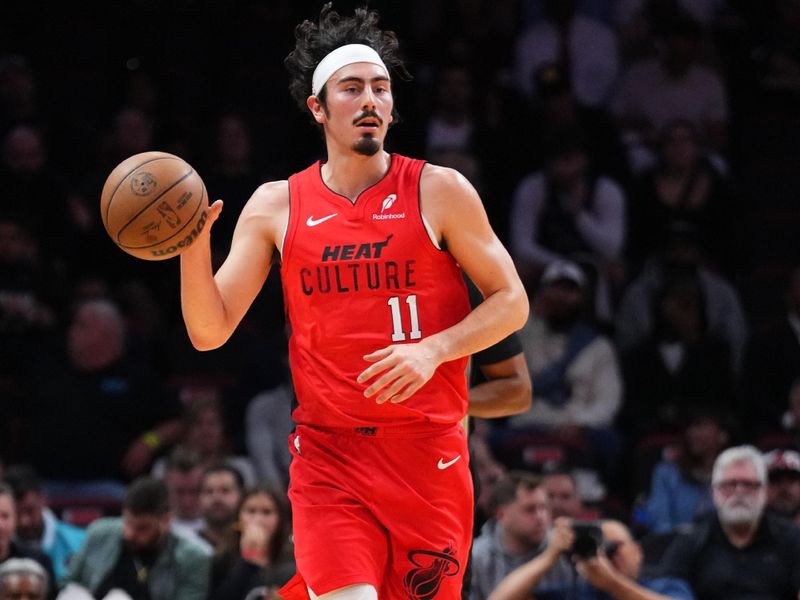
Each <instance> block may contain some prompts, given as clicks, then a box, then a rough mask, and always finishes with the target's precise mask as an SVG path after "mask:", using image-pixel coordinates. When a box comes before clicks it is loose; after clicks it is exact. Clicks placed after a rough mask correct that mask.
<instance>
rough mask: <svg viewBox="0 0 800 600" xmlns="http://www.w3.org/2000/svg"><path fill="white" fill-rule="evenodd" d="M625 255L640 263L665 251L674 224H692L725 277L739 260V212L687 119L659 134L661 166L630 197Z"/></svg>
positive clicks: (672, 123)
mask: <svg viewBox="0 0 800 600" xmlns="http://www.w3.org/2000/svg"><path fill="white" fill-rule="evenodd" d="M630 200H631V201H630V204H629V205H630V211H629V224H630V227H629V229H628V230H629V231H630V236H629V238H628V243H627V253H628V256H629V257H630V260H631V261H641V260H643V259H644V258H645V257H647V256H651V255H652V254H653V253H654V252H656V251H657V250H658V249H659V248H662V247H663V246H664V244H665V242H666V238H667V236H668V234H669V227H670V225H672V224H673V223H675V222H686V223H691V224H692V225H693V226H694V227H695V229H696V231H697V235H698V237H699V238H700V240H702V241H703V243H704V246H705V247H706V248H708V258H709V260H710V261H711V263H712V264H714V265H716V266H718V267H720V268H722V269H723V270H724V271H725V272H732V271H733V269H734V267H738V266H739V265H738V263H737V261H735V258H734V257H735V250H736V248H735V247H734V225H735V223H736V221H737V219H738V218H739V216H740V215H739V207H738V206H737V205H736V203H735V197H734V195H733V193H732V190H731V187H730V185H729V183H728V181H727V178H726V177H725V176H724V175H723V174H722V173H720V171H719V170H718V169H717V168H716V167H715V166H714V165H713V164H712V163H711V162H710V161H709V160H708V158H707V157H706V156H704V155H703V153H702V149H701V147H700V140H699V133H698V131H697V128H696V127H695V125H694V124H693V123H692V122H691V121H688V120H686V119H677V120H672V121H667V122H666V123H664V125H663V126H662V128H661V130H660V131H659V136H658V161H657V162H656V164H655V165H653V166H652V167H651V168H649V169H647V170H646V171H645V172H644V173H643V174H642V175H641V176H640V177H639V178H638V180H637V181H636V182H635V184H634V186H633V191H632V193H631V196H630Z"/></svg>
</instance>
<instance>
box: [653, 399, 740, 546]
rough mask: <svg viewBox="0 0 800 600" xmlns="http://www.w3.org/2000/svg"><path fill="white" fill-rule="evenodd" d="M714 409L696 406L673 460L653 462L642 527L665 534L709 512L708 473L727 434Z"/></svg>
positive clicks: (709, 476)
mask: <svg viewBox="0 0 800 600" xmlns="http://www.w3.org/2000/svg"><path fill="white" fill-rule="evenodd" d="M728 429H729V428H728V427H726V426H725V423H724V419H723V417H722V416H721V414H719V413H718V412H717V411H714V410H710V409H703V408H696V409H695V410H694V411H693V414H692V415H691V417H690V418H689V419H688V424H687V425H686V428H685V430H684V432H683V435H682V436H681V437H682V443H681V448H680V451H679V453H678V456H677V458H676V460H674V461H673V460H668V459H664V460H662V461H661V462H660V463H659V464H657V465H656V467H655V470H654V471H653V479H652V484H651V487H650V493H649V494H648V497H647V503H646V506H645V511H646V514H647V523H644V525H645V526H647V527H648V528H649V530H650V531H652V532H654V533H667V532H669V531H672V530H673V529H675V528H676V527H678V526H679V525H684V524H687V523H690V522H692V521H693V520H695V519H697V518H699V517H701V516H702V515H704V514H706V513H708V512H711V511H712V510H713V508H714V504H713V501H712V498H711V472H712V469H713V467H714V461H715V460H716V458H717V456H718V455H719V453H720V452H721V451H722V450H723V449H724V448H725V447H726V446H727V445H728V441H729V439H730V434H729V432H728Z"/></svg>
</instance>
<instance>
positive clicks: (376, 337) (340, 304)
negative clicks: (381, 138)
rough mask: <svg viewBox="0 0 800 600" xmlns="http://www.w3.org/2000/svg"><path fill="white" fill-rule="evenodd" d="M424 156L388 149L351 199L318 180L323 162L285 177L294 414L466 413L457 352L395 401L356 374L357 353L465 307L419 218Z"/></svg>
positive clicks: (416, 336)
mask: <svg viewBox="0 0 800 600" xmlns="http://www.w3.org/2000/svg"><path fill="white" fill-rule="evenodd" d="M424 164H425V163H424V162H423V161H419V160H413V159H410V158H406V157H403V156H399V155H397V154H393V155H392V157H391V166H390V168H389V171H388V172H387V174H386V176H385V177H384V178H383V179H381V180H380V181H379V182H378V183H376V184H375V185H373V186H372V187H370V188H369V189H367V190H364V191H363V192H362V193H361V194H360V195H359V197H358V198H357V200H356V202H355V203H352V202H350V200H349V199H348V198H345V197H344V196H341V195H339V194H336V193H334V192H333V191H331V190H330V189H329V188H328V187H327V186H326V185H325V184H324V182H323V181H322V174H321V166H322V163H321V162H317V163H315V164H313V165H312V166H310V167H309V168H308V169H306V170H305V171H302V172H300V173H297V174H295V175H293V176H292V177H290V178H289V193H290V212H289V215H290V216H289V224H288V227H287V231H286V238H285V240H284V244H283V251H282V264H281V278H282V282H283V293H284V300H285V304H286V315H287V320H288V323H289V327H290V338H289V359H290V362H291V366H292V377H293V382H294V387H295V391H296V393H297V400H298V407H297V408H296V409H295V411H294V413H293V417H294V420H295V422H297V423H299V424H304V425H311V426H316V427H364V426H375V425H384V426H385V425H409V424H412V423H423V422H433V423H453V422H456V421H458V420H459V419H461V418H462V417H463V416H464V414H465V413H466V409H467V384H466V380H465V375H464V370H465V367H466V361H467V359H466V358H463V359H458V360H454V361H451V362H448V363H444V364H442V365H440V366H439V368H438V369H436V372H435V374H434V375H433V377H432V378H431V380H430V381H428V382H427V383H426V384H425V385H424V386H423V387H422V388H421V389H420V390H419V391H417V392H416V393H415V394H414V395H413V396H412V397H411V398H409V399H408V400H406V401H405V402H402V403H399V404H392V403H390V402H386V403H384V404H380V405H379V404H376V403H375V397H374V396H373V397H372V398H365V397H364V395H363V392H364V389H366V387H367V384H360V383H358V382H357V381H356V378H357V377H358V375H359V374H360V373H361V372H362V371H363V370H364V369H366V368H367V367H368V366H369V365H370V363H368V362H367V361H365V360H364V358H363V357H364V355H365V354H369V353H371V352H374V351H375V350H378V349H380V348H383V347H385V346H388V345H390V344H393V343H415V342H418V341H419V340H421V339H423V338H425V337H427V336H430V335H432V334H434V333H437V332H439V331H441V330H443V329H446V328H448V327H450V326H452V325H454V324H456V323H458V322H459V321H460V320H461V319H463V318H464V317H465V316H466V315H467V313H468V312H469V310H470V306H469V299H468V296H467V291H466V287H465V285H464V281H463V278H462V275H461V271H460V268H459V266H458V265H457V264H456V262H455V260H454V259H453V257H452V256H451V255H450V254H449V253H447V252H444V251H442V250H439V249H437V248H436V247H435V246H434V245H433V242H432V241H431V239H430V237H429V236H428V233H427V231H426V229H425V226H424V224H423V220H422V215H421V212H420V198H419V187H420V185H419V184H420V175H421V172H422V168H423V166H424Z"/></svg>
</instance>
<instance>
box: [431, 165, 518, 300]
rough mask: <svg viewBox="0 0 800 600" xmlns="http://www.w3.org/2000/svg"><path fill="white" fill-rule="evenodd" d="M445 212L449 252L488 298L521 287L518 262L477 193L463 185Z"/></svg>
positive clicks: (451, 199) (454, 194) (443, 214)
mask: <svg viewBox="0 0 800 600" xmlns="http://www.w3.org/2000/svg"><path fill="white" fill-rule="evenodd" d="M454 187H455V193H450V194H448V195H447V201H446V202H447V204H449V205H450V206H448V207H445V210H442V212H441V214H442V220H441V223H442V227H441V231H442V237H443V238H444V241H445V243H446V245H447V249H448V251H449V252H450V253H451V254H452V255H453V257H454V258H455V259H456V261H458V263H459V264H460V265H461V268H462V269H463V270H464V272H465V273H466V274H467V275H468V276H469V277H470V279H472V281H473V282H474V283H475V285H476V286H477V287H478V289H479V290H480V291H481V293H482V294H483V296H484V297H486V296H489V295H491V294H493V293H494V292H496V291H498V290H500V289H504V288H505V289H511V288H516V287H518V286H521V283H520V282H519V276H518V275H517V271H516V268H515V266H514V262H513V261H512V259H511V256H510V255H509V253H508V251H507V250H506V248H505V247H504V246H503V244H502V243H501V242H500V240H499V238H498V237H497V235H496V234H495V232H494V230H493V229H492V227H491V225H490V223H489V218H488V217H487V215H486V211H485V210H484V208H483V204H482V203H481V200H480V198H479V197H478V194H477V192H476V191H475V189H474V188H473V187H472V186H471V185H470V184H469V183H468V182H466V181H459V182H458V185H456V186H454Z"/></svg>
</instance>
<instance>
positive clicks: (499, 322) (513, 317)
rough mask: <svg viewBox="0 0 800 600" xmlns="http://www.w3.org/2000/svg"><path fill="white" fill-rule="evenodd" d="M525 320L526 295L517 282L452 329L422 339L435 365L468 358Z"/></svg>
mask: <svg viewBox="0 0 800 600" xmlns="http://www.w3.org/2000/svg"><path fill="white" fill-rule="evenodd" d="M527 318H528V296H527V294H526V293H525V289H524V288H523V287H522V284H521V283H518V284H515V285H511V286H509V287H507V288H503V289H500V290H498V291H496V292H494V293H493V294H491V295H489V296H487V297H486V299H485V300H484V301H483V302H482V303H481V304H480V305H479V306H477V307H476V308H475V309H474V310H473V311H472V312H470V313H469V314H468V315H467V316H466V317H465V318H464V319H463V320H461V321H460V322H459V323H456V324H455V325H453V326H452V327H448V328H447V329H445V330H443V331H440V332H439V333H437V334H435V335H432V336H430V337H429V338H426V339H425V340H423V343H425V344H427V345H429V346H430V347H431V348H433V351H434V352H435V354H436V356H438V357H439V361H438V362H439V363H443V362H447V361H450V360H455V359H457V358H461V357H462V356H469V355H471V354H475V353H476V352H478V351H480V350H483V349H484V348H488V347H489V346H491V345H492V344H496V343H497V342H499V341H500V340H502V339H503V338H505V337H507V336H508V335H510V334H511V333H513V332H514V331H517V330H518V329H521V328H522V326H523V325H524V324H525V321H526V320H527Z"/></svg>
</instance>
